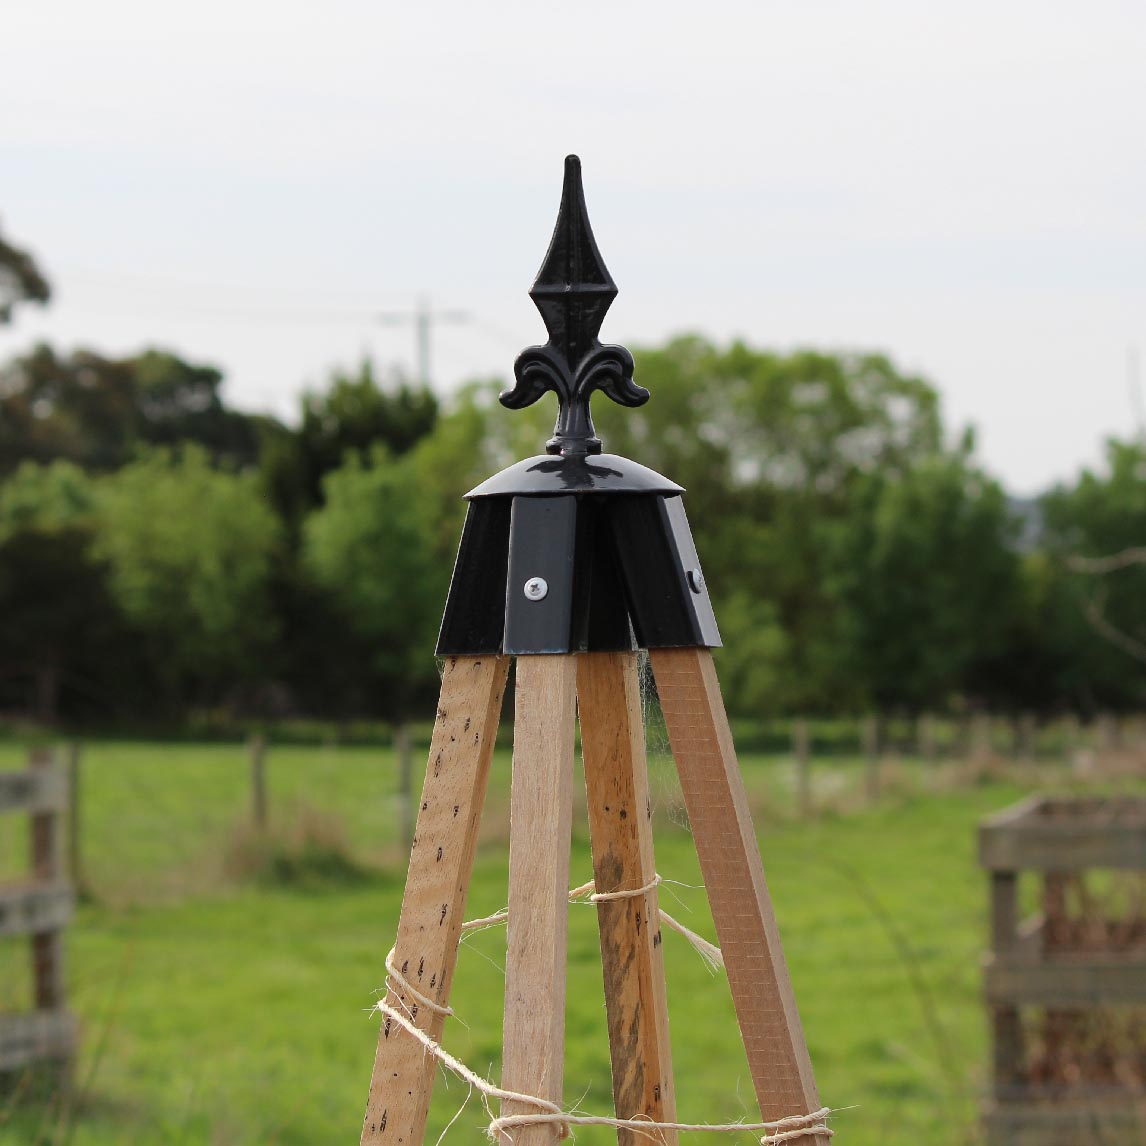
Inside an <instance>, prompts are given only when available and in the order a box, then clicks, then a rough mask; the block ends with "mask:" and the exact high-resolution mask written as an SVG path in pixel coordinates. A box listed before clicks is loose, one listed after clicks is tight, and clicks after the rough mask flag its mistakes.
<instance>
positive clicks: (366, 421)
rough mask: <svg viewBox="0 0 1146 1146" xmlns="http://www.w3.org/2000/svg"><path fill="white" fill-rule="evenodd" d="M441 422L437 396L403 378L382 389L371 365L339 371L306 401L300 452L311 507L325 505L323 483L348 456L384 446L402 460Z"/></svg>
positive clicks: (307, 396) (303, 410)
mask: <svg viewBox="0 0 1146 1146" xmlns="http://www.w3.org/2000/svg"><path fill="white" fill-rule="evenodd" d="M437 418H438V400H437V399H436V398H435V397H434V395H433V392H432V391H430V390H428V389H425V388H423V387H417V386H411V385H409V384H407V383H405V382H403V381H402V380H401V379H398V378H396V379H394V380H392V381H391V383H390V384H389V385H387V386H381V385H379V383H378V381H377V379H376V378H375V375H374V366H373V364H372V363H371V362H370V361H369V360H368V359H364V360H363V361H362V363H361V364H360V365H359V367H358V371H357V373H354V374H350V373H346V372H343V371H336V372H335V373H334V375H333V376H332V377H331V380H330V385H329V386H328V387H327V389H326V390H324V391H312V392H309V393H307V394H305V395H304V396H303V400H302V422H301V424H300V426H299V430H298V448H299V455H300V456H299V465H300V467H301V471H302V475H303V476H302V482H301V485H302V488H303V489H304V491H305V494H306V497H307V505H308V506H310V505H317V504H319V503H320V502H321V500H322V480H323V478H324V477H325V476H326V475H327V474H328V473H330V472H331V471H333V470H335V469H337V468H338V467H339V466H340V465H341V464H342V461H343V458H344V457H345V456H346V454H347V453H348V452H354V453H357V454H359V455H361V456H364V455H365V454H366V453H368V452H369V451H370V449H371V448H372V447H373V446H375V445H382V446H385V447H386V449H387V450H389V451H390V453H392V454H393V455H395V456H400V455H402V454H404V453H405V452H406V451H407V450H409V449H410V448H411V447H413V446H414V445H415V444H416V443H417V442H418V441H419V440H421V439H422V438H423V437H425V436H426V435H427V434H428V433H430V432H431V431H432V430H433V428H434V424H435V423H436V421H437Z"/></svg>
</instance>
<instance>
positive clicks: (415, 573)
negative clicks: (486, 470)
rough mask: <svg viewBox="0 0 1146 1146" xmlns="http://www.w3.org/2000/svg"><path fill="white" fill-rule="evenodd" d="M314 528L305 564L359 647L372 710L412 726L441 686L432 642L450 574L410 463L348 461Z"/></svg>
mask: <svg viewBox="0 0 1146 1146" xmlns="http://www.w3.org/2000/svg"><path fill="white" fill-rule="evenodd" d="M324 495H325V504H324V505H323V507H322V508H321V509H319V510H316V511H315V512H314V513H312V514H311V515H310V517H308V518H307V520H306V523H305V527H304V532H303V539H304V548H303V556H304V564H305V568H306V569H307V570H308V571H309V573H310V575H311V576H312V577H313V578H314V581H315V583H316V584H317V585H319V586H320V587H321V588H322V589H323V590H324V591H325V592H326V593H327V594H329V596H330V599H331V601H332V602H333V603H334V605H335V607H336V608H337V609H338V611H339V612H341V614H342V616H343V617H345V618H346V619H347V620H348V621H349V623H350V625H351V626H352V627H353V631H354V632H355V633H356V634H357V637H358V639H359V642H360V643H359V645H358V648H357V650H356V653H357V659H358V661H359V663H360V664H361V666H362V683H363V685H364V686H365V688H364V692H365V695H364V697H363V700H364V701H365V707H366V709H367V710H368V711H373V712H377V713H380V714H381V715H383V716H386V717H388V718H391V719H398V720H404V719H406V718H408V716H409V714H410V709H411V706H412V705H413V704H414V702H415V700H416V699H417V698H418V697H420V696H423V697H424V696H425V695H426V694H427V692H429V693H430V694H432V690H433V686H434V685H435V684H436V681H437V671H436V664H435V661H434V653H433V650H434V641H435V636H436V633H437V626H438V622H439V619H440V617H441V610H442V604H443V602H444V600H445V592H446V587H447V585H448V583H449V576H450V566H449V565H448V564H447V565H444V566H443V565H442V564H440V563H439V562H437V561H435V560H434V555H433V549H434V542H433V522H432V521H431V520H430V518H429V516H428V515H427V514H426V512H425V509H424V499H423V496H422V487H421V485H420V483H419V480H418V477H417V474H416V471H415V469H414V467H413V466H412V465H411V464H410V461H409V459H408V458H394V457H393V456H392V455H391V454H390V453H389V452H388V451H387V450H386V449H385V448H384V447H382V446H375V447H374V448H373V449H372V450H371V451H370V453H369V455H368V456H367V457H366V458H363V457H362V456H360V455H359V454H353V453H352V454H349V455H348V456H347V458H346V461H345V463H344V464H343V465H342V467H341V468H340V469H338V470H336V471H335V472H333V473H331V474H330V475H328V477H327V478H326V481H325V482H324Z"/></svg>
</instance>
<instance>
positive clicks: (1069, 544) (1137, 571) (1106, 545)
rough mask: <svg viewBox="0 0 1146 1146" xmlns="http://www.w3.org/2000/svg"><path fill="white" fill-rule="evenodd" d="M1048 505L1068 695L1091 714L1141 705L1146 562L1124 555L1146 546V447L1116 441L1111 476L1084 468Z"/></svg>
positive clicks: (1144, 696) (1111, 444)
mask: <svg viewBox="0 0 1146 1146" xmlns="http://www.w3.org/2000/svg"><path fill="white" fill-rule="evenodd" d="M1042 505H1043V512H1044V514H1045V542H1046V548H1047V551H1048V553H1049V554H1050V555H1051V557H1052V558H1053V559H1054V561H1055V567H1054V570H1053V575H1052V576H1053V584H1052V586H1051V590H1050V596H1051V602H1050V609H1051V610H1052V611H1053V615H1054V618H1055V624H1054V626H1053V628H1052V629H1051V635H1052V639H1053V640H1054V641H1055V643H1056V644H1058V646H1059V649H1058V651H1059V654H1060V656H1059V659H1060V661H1061V664H1062V673H1063V678H1062V682H1061V687H1062V690H1063V692H1064V693H1066V694H1067V695H1068V696H1069V697H1070V698H1071V699H1072V701H1073V702H1074V703H1075V704H1076V705H1079V706H1081V707H1083V708H1084V709H1089V710H1091V711H1094V710H1096V709H1098V708H1102V707H1108V706H1114V707H1130V706H1141V705H1142V704H1143V703H1144V702H1146V671H1144V670H1143V669H1142V668H1141V667H1136V662H1137V665H1138V666H1141V665H1142V664H1143V663H1146V563H1143V562H1142V561H1135V560H1132V559H1128V557H1126V556H1121V557H1120V555H1125V554H1127V552H1128V551H1131V553H1132V551H1134V550H1137V549H1140V548H1141V547H1142V546H1143V545H1146V444H1143V443H1141V442H1119V441H1115V440H1113V439H1112V440H1110V441H1108V442H1107V446H1106V472H1105V473H1095V472H1092V471H1090V470H1086V471H1084V472H1083V473H1082V474H1081V475H1080V476H1079V478H1078V480H1077V482H1075V484H1074V485H1073V486H1067V485H1060V486H1057V487H1056V488H1055V489H1054V490H1052V491H1051V492H1050V493H1048V494H1047V495H1046V496H1045V497H1044V498H1043V501H1042ZM1080 559H1081V560H1080Z"/></svg>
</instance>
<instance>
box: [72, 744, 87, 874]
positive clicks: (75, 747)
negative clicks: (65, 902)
mask: <svg viewBox="0 0 1146 1146" xmlns="http://www.w3.org/2000/svg"><path fill="white" fill-rule="evenodd" d="M82 750H83V746H82V745H81V744H80V742H79V741H78V740H73V741H72V742H71V743H70V744H69V745H68V870H69V872H70V873H71V877H72V887H74V888H75V890H76V895H83V894H85V892H86V890H87V882H86V880H85V879H84V864H83V852H82V851H81V839H80V756H81V754H82Z"/></svg>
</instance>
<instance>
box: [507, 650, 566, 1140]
mask: <svg viewBox="0 0 1146 1146" xmlns="http://www.w3.org/2000/svg"><path fill="white" fill-rule="evenodd" d="M576 673H577V658H576V657H573V656H523V657H519V658H518V661H517V698H516V710H515V718H514V730H513V775H512V781H511V788H510V826H509V923H508V934H507V936H506V945H507V951H506V961H505V1018H504V1027H503V1036H502V1074H501V1085H502V1087H503V1088H504V1089H506V1090H514V1091H518V1092H519V1093H522V1094H534V1095H537V1096H538V1097H539V1098H545V1099H548V1100H549V1101H551V1102H554V1103H557V1104H560V1102H561V1097H562V1096H561V1087H562V1083H563V1078H564V1053H565V1047H564V1042H565V956H566V940H567V937H568V924H569V849H570V838H571V837H570V833H571V831H572V819H573V734H574V720H575V715H576ZM501 1112H502V1114H503V1115H508V1114H536V1113H538V1111H537V1108H536V1107H530V1106H526V1105H525V1104H523V1103H518V1102H503V1103H502V1111H501ZM559 1131H560V1128H559V1127H558V1126H557V1125H556V1124H553V1123H550V1124H540V1125H535V1126H521V1127H517V1128H515V1129H512V1130H506V1131H504V1132H503V1133H502V1134H501V1143H502V1146H548V1144H550V1143H555V1142H557V1141H558V1135H559Z"/></svg>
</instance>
